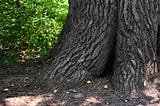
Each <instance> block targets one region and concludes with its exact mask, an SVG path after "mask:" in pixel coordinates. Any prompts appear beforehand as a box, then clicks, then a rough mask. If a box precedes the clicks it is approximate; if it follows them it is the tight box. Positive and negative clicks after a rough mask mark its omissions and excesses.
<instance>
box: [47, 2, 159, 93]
mask: <svg viewBox="0 0 160 106" xmlns="http://www.w3.org/2000/svg"><path fill="white" fill-rule="evenodd" d="M69 4H70V7H69V14H68V16H67V20H66V23H65V25H64V28H63V31H62V33H61V34H60V40H59V42H58V43H57V45H56V46H55V47H54V48H53V50H52V52H51V53H53V56H54V58H55V59H54V61H53V62H52V63H51V67H49V70H48V72H47V74H46V76H45V78H47V79H49V80H50V79H52V80H54V81H56V80H58V82H57V83H56V82H55V83H54V84H56V85H58V86H59V87H61V86H63V87H73V86H74V85H79V84H83V83H84V82H85V81H86V80H88V79H90V78H94V77H95V76H100V75H101V74H103V73H107V72H104V71H105V67H106V66H107V65H108V61H109V62H110V61H111V63H114V68H113V72H114V75H113V78H112V79H111V80H112V84H113V86H114V88H115V89H116V90H117V91H120V92H121V93H125V94H129V93H131V92H133V91H140V89H141V88H142V87H143V86H145V85H146V83H147V80H148V79H149V77H150V76H152V75H154V74H156V73H157V70H158V69H157V53H158V54H160V52H159V47H160V46H159V45H160V43H159V40H160V36H159V33H160V32H158V23H159V22H160V21H159V19H160V17H159V13H160V12H158V11H159V1H158V0H69ZM159 30H160V29H159ZM157 32H158V34H157ZM157 35H158V36H157ZM157 46H158V49H157ZM114 50H115V51H116V52H115V54H113V51H114ZM112 56H113V57H112ZM112 58H114V61H113V59H112ZM109 65H113V64H109Z"/></svg>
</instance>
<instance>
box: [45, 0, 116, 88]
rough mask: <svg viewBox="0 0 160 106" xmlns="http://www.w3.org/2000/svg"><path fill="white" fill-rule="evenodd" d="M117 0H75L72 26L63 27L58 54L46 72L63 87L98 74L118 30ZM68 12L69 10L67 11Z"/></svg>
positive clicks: (106, 59) (103, 65) (70, 20)
mask: <svg viewBox="0 0 160 106" xmlns="http://www.w3.org/2000/svg"><path fill="white" fill-rule="evenodd" d="M115 1H116V0H108V1H106V0H98V1H97V0H86V1H84V0H74V6H73V10H72V13H71V14H72V16H73V17H72V18H70V19H69V20H68V19H67V20H68V21H67V22H66V25H69V23H68V22H71V23H72V25H71V26H70V27H69V28H70V29H69V31H66V30H67V28H66V27H64V30H63V31H64V32H67V33H62V35H61V36H65V39H63V40H64V41H63V42H61V43H62V44H61V45H63V46H61V49H59V50H60V51H59V50H58V51H59V53H58V56H57V57H56V58H55V60H54V61H53V62H52V65H51V67H50V68H49V71H48V73H47V75H46V78H49V79H52V78H53V79H58V80H59V82H60V83H59V84H60V85H62V86H63V87H71V86H74V85H77V84H82V83H83V82H84V81H85V80H87V79H90V78H92V77H94V76H99V75H100V74H101V73H102V72H103V71H104V68H105V65H106V62H107V61H108V59H109V56H110V55H111V51H112V49H113V45H114V44H113V41H114V38H115V35H116V32H117V31H116V30H117V6H116V5H117V4H116V2H115ZM70 11H71V10H70Z"/></svg>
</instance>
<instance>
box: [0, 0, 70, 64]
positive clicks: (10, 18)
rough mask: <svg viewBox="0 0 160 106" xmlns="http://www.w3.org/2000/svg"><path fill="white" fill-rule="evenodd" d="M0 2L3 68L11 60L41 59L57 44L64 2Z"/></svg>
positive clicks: (35, 0) (65, 4) (15, 0)
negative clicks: (22, 58)
mask: <svg viewBox="0 0 160 106" xmlns="http://www.w3.org/2000/svg"><path fill="white" fill-rule="evenodd" d="M0 2H1V3H0V64H1V63H5V64H6V63H7V62H5V61H10V57H11V58H12V60H14V59H13V57H14V58H15V61H17V59H19V58H21V57H25V56H32V55H39V56H37V57H40V58H41V59H43V56H44V55H46V54H47V53H48V51H49V49H50V48H51V47H53V46H54V44H55V43H56V41H57V39H58V35H59V33H60V31H61V29H62V26H63V24H64V22H65V19H66V15H67V12H68V2H67V0H0ZM17 54H18V55H17ZM20 54H21V56H20ZM22 54H23V56H22ZM13 55H14V56H13Z"/></svg>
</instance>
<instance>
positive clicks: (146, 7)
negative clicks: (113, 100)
mask: <svg viewBox="0 0 160 106" xmlns="http://www.w3.org/2000/svg"><path fill="white" fill-rule="evenodd" d="M157 10H158V0H157V1H156V0H151V1H150V0H127V1H126V0H120V1H119V12H118V13H119V16H118V18H119V22H118V24H119V25H118V26H119V27H118V34H117V39H116V42H117V45H116V60H115V65H114V76H113V78H112V81H113V85H114V88H115V89H116V90H118V91H120V92H122V93H125V94H126V93H131V92H134V91H140V89H141V88H142V87H143V86H144V85H145V84H146V83H147V81H148V79H149V77H150V76H151V75H153V74H155V73H157V60H156V59H157Z"/></svg>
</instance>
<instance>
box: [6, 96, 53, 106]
mask: <svg viewBox="0 0 160 106" xmlns="http://www.w3.org/2000/svg"><path fill="white" fill-rule="evenodd" d="M51 97H52V94H43V95H38V96H18V97H10V98H6V99H5V100H4V105H5V106H38V105H39V104H40V103H43V102H45V101H47V100H49V99H51Z"/></svg>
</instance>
